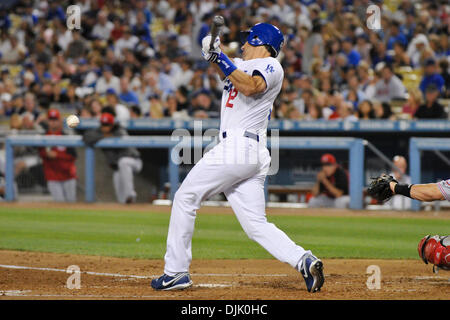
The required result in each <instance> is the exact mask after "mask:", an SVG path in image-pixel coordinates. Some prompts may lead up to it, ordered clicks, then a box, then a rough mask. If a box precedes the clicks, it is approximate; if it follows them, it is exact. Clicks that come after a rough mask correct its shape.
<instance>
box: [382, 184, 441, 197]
mask: <svg viewBox="0 0 450 320" xmlns="http://www.w3.org/2000/svg"><path fill="white" fill-rule="evenodd" d="M389 186H390V187H391V190H392V192H393V193H394V194H401V195H404V196H407V197H408V196H409V197H410V198H412V199H416V200H420V201H434V200H444V199H445V198H444V195H443V194H442V192H441V191H440V190H439V187H438V186H437V184H436V183H427V184H414V185H411V187H409V190H407V189H408V186H407V185H401V184H398V183H396V182H390V184H389ZM408 191H409V195H408V194H405V193H408Z"/></svg>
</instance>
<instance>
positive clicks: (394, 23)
mask: <svg viewBox="0 0 450 320" xmlns="http://www.w3.org/2000/svg"><path fill="white" fill-rule="evenodd" d="M72 4H75V5H78V6H79V7H80V9H81V16H80V18H81V19H80V21H81V28H80V29H79V30H78V29H74V30H69V29H68V28H67V24H66V21H67V17H68V15H67V12H66V9H67V7H68V6H69V5H72ZM371 4H375V5H378V6H379V7H380V8H381V15H380V16H381V29H380V30H369V29H368V28H367V26H366V20H367V14H366V9H367V7H368V6H369V5H371ZM7 5H11V7H7ZM0 6H1V7H0V8H1V10H0V63H1V71H0V114H1V115H2V116H3V117H8V118H10V121H11V122H10V123H11V128H14V129H20V128H22V129H35V128H36V126H38V125H39V124H40V123H41V122H42V121H44V120H45V117H46V114H47V110H48V109H49V108H50V106H52V107H55V106H56V107H59V108H61V109H62V110H61V111H62V112H65V111H67V112H71V113H76V114H78V115H80V116H81V117H88V118H91V117H92V118H100V115H101V114H102V112H103V111H105V108H107V109H106V110H109V111H111V112H113V113H114V115H115V117H116V119H117V121H119V122H122V121H127V120H128V119H130V118H141V117H147V118H154V119H157V118H163V117H172V118H175V119H189V118H217V117H219V116H220V101H221V95H222V82H221V79H220V78H219V77H218V75H217V74H216V72H215V71H214V69H213V68H212V67H211V66H209V65H208V63H206V62H205V61H204V60H203V59H202V57H201V53H200V52H201V49H200V44H201V39H202V38H203V37H204V36H205V35H207V34H208V32H209V26H210V24H211V21H212V18H213V17H214V16H215V15H222V16H224V18H225V21H226V28H225V29H224V30H223V33H222V36H221V39H222V44H223V46H224V48H223V49H224V51H225V52H226V53H227V54H228V55H230V56H231V57H233V56H239V54H240V46H241V44H240V36H239V31H241V30H246V29H249V28H250V27H251V26H252V25H254V24H255V23H258V22H262V21H265V22H269V23H272V24H274V25H276V26H278V27H279V28H280V29H281V30H282V32H283V34H284V35H285V38H286V41H285V45H284V47H283V50H282V52H281V54H280V55H279V57H278V59H279V60H280V62H281V64H282V66H283V68H284V71H285V80H284V83H283V88H282V92H281V93H280V95H279V96H278V98H277V100H276V103H275V105H274V110H273V114H272V118H288V119H305V120H313V119H330V120H333V119H345V120H349V121H357V120H358V119H414V118H417V119H440V118H447V116H448V115H447V113H446V112H447V111H446V108H445V107H446V106H445V105H443V104H442V101H443V100H444V101H445V99H449V98H450V76H449V61H450V42H449V31H450V24H449V21H450V5H449V4H448V2H447V1H439V0H432V1H407V0H404V1H367V0H353V1H352V0H336V1H335V0H316V1H315V0H232V1H228V0H227V1H215V0H201V1H200V0H195V1H183V0H159V1H158V0H154V1H149V0H128V1H117V0H116V1H114V0H111V1H106V0H79V1H65V0H52V1H38V0H21V1H15V0H8V1H5V2H3V4H0Z"/></svg>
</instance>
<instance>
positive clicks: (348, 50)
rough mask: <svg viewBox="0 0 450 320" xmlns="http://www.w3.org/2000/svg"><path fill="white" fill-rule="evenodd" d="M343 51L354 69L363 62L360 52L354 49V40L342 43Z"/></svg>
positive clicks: (347, 39) (349, 39)
mask: <svg viewBox="0 0 450 320" xmlns="http://www.w3.org/2000/svg"><path fill="white" fill-rule="evenodd" d="M342 51H343V52H344V53H345V55H346V56H347V61H348V64H349V65H350V66H352V67H356V66H358V64H359V61H360V60H361V55H360V54H359V52H358V51H356V50H355V49H353V40H352V39H351V38H348V37H347V38H345V39H344V41H343V42H342Z"/></svg>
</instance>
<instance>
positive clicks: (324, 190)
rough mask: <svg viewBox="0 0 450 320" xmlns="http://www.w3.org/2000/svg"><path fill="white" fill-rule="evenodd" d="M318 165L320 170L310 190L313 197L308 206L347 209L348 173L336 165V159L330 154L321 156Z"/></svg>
mask: <svg viewBox="0 0 450 320" xmlns="http://www.w3.org/2000/svg"><path fill="white" fill-rule="evenodd" d="M320 164H321V165H322V170H321V171H319V173H318V174H317V181H316V184H315V185H314V188H313V190H312V194H313V197H312V198H311V199H310V200H309V203H308V206H309V207H310V208H319V207H332V208H340V209H343V208H347V207H348V205H349V203H350V197H349V196H348V188H349V182H348V173H347V172H346V171H345V170H344V169H343V168H342V167H341V166H339V165H338V164H337V162H336V158H335V157H334V156H333V155H332V154H330V153H326V154H324V155H322V157H321V158H320Z"/></svg>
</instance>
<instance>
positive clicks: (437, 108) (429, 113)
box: [414, 84, 447, 119]
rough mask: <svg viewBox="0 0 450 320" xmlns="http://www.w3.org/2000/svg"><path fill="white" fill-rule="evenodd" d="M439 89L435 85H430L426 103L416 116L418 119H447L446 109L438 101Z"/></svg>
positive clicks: (426, 92) (426, 94) (426, 91)
mask: <svg viewBox="0 0 450 320" xmlns="http://www.w3.org/2000/svg"><path fill="white" fill-rule="evenodd" d="M438 97H439V89H438V88H437V87H436V85H435V84H430V85H429V86H428V87H427V89H426V90H425V103H424V104H422V105H421V106H420V107H419V108H418V109H417V111H416V113H415V114H414V117H415V118H417V119H445V118H447V114H446V113H445V110H444V107H443V106H442V105H441V104H439V102H438V101H437V100H438Z"/></svg>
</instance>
